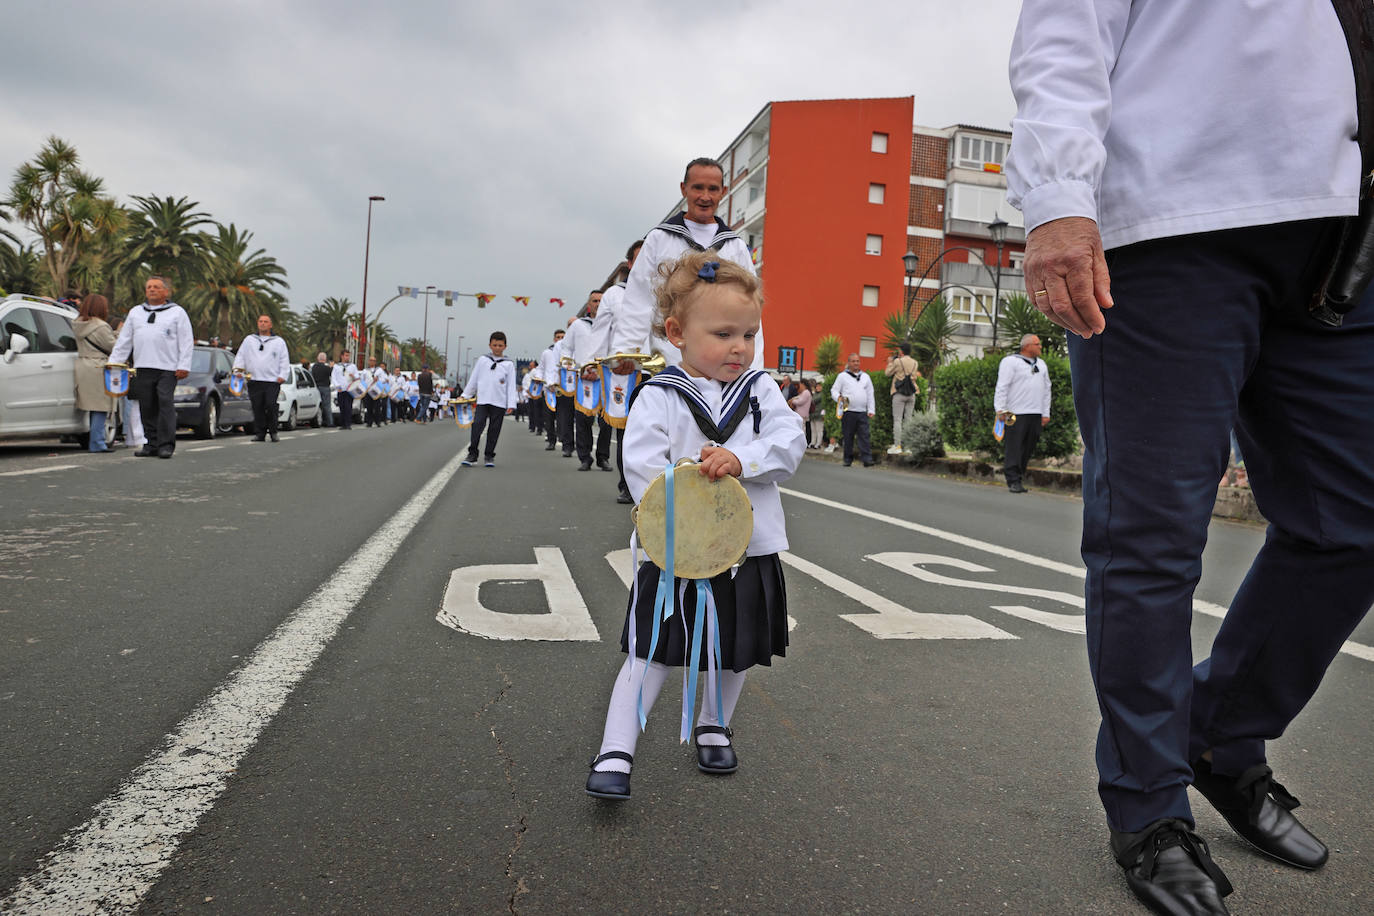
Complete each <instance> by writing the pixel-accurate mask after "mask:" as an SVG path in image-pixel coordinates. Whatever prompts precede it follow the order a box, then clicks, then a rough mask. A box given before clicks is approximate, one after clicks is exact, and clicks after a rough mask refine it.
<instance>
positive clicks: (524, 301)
mask: <svg viewBox="0 0 1374 916" xmlns="http://www.w3.org/2000/svg"><path fill="white" fill-rule="evenodd" d="M396 292H397V295H398V296H409V297H410V298H412V299H418V298H420V293H422V292H424V290H423V289H421V288H420V287H418V286H398V287H396ZM434 295H435V296H436V297H438V298H441V299H443V300H444V305H446V306H451V305H453V300H454V299H457V298H459V297H460V296H470V297H471V298H473V299H476V300H477V307H478V308H482V309H484V308H486V307H487V306H488V305H490V304H491V303H492V302H493V301H494V300H495V299H496V294H495V293H463V292H459V291H458V290H456V289H436V290H435V291H434ZM511 299H513V300H515V301H516V302H518V303H520V304H521V305H522V306H525V307H526V308H528V307H529V304H530V297H529V296H511ZM549 304H550V305H556V306H558V307H559V308H562V307H563V306H564V305H565V304H566V301H565V300H563V299H560V298H558V297H557V296H554V297H551V298H550V299H549ZM348 327H349V336H350V337H355V338H356V337H357V336H358V334H359V332H360V330H361V329H359V328H357V327H355V326H354V325H353V324H351V323H350V324H349V326H348Z"/></svg>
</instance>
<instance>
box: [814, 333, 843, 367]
mask: <svg viewBox="0 0 1374 916" xmlns="http://www.w3.org/2000/svg"><path fill="white" fill-rule="evenodd" d="M843 343H844V341H842V340H840V337H839V335H838V334H827V335H825V336H824V337H822V338H821V339H820V340H818V341H816V353H815V356H814V357H813V359H814V361H815V363H816V371H817V372H819V373H820V374H821V377H822V378H824V377H825V376H827V375H829V374H830V373H832V372H838V371H839V369H840V347H841V345H843Z"/></svg>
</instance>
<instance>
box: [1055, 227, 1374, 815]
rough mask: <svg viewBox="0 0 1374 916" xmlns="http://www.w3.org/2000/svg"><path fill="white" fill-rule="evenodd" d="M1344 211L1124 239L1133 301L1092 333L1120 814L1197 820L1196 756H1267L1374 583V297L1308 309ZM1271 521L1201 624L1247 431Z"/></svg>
mask: <svg viewBox="0 0 1374 916" xmlns="http://www.w3.org/2000/svg"><path fill="white" fill-rule="evenodd" d="M1331 228H1332V225H1331V222H1330V221H1322V220H1316V221H1307V222H1294V223H1283V224H1278V225H1270V226H1260V227H1253V228H1248V229H1237V230H1230V231H1224V232H1214V233H1206V234H1200V235H1191V236H1182V237H1178V238H1171V239H1161V240H1155V241H1149V242H1142V243H1139V244H1136V245H1130V246H1126V247H1123V248H1118V249H1114V250H1112V251H1110V252H1108V253H1107V263H1108V266H1109V268H1110V270H1111V277H1112V296H1113V299H1114V300H1115V302H1116V307H1115V308H1113V309H1112V310H1110V311H1109V312H1107V329H1106V332H1105V333H1104V334H1101V335H1099V336H1096V337H1094V338H1092V339H1091V340H1086V341H1085V340H1081V339H1079V338H1077V337H1074V336H1072V335H1070V338H1069V339H1070V347H1069V351H1070V359H1071V363H1072V372H1073V386H1074V402H1075V406H1076V407H1077V411H1078V420H1079V424H1080V427H1081V429H1082V434H1083V440H1084V444H1085V455H1084V462H1083V560H1084V562H1085V564H1086V566H1087V585H1086V599H1087V608H1086V611H1087V634H1088V660H1089V664H1090V667H1091V671H1092V676H1093V682H1094V685H1095V687H1096V689H1097V696H1098V704H1099V707H1100V709H1101V713H1102V726H1101V729H1100V731H1099V734H1098V742H1097V766H1098V774H1099V782H1098V791H1099V794H1100V796H1101V798H1102V802H1103V805H1104V807H1105V808H1106V813H1107V820H1108V822H1109V823H1110V825H1111V826H1112V827H1113V828H1115V829H1116V830H1119V831H1127V832H1135V831H1138V830H1141V829H1142V828H1144V827H1146V826H1147V825H1149V824H1150V823H1151V822H1153V821H1155V820H1158V819H1160V818H1164V817H1178V818H1183V819H1185V820H1187V821H1189V822H1190V823H1191V822H1192V813H1191V810H1190V808H1189V805H1188V795H1187V788H1186V787H1187V785H1188V784H1189V783H1190V782H1191V781H1192V778H1193V773H1192V768H1191V766H1190V764H1191V763H1192V762H1193V761H1195V760H1197V759H1198V758H1199V757H1200V756H1201V755H1202V753H1203V752H1204V751H1207V750H1211V751H1212V753H1213V769H1214V770H1215V771H1216V772H1218V773H1223V774H1232V775H1238V774H1240V773H1241V772H1242V771H1244V770H1245V769H1246V768H1248V767H1250V766H1252V765H1254V764H1257V763H1262V762H1264V760H1265V742H1266V741H1268V740H1271V739H1274V738H1277V737H1279V736H1280V735H1282V734H1283V732H1284V729H1285V728H1286V727H1287V725H1288V723H1289V722H1290V721H1292V719H1293V718H1294V717H1295V716H1296V715H1297V714H1298V712H1299V711H1301V710H1302V708H1303V706H1304V705H1305V704H1306V703H1307V701H1308V700H1309V699H1310V698H1311V697H1312V695H1313V693H1314V692H1315V691H1316V689H1317V686H1318V685H1319V684H1320V682H1321V679H1322V676H1323V674H1324V673H1325V671H1326V668H1327V666H1328V665H1329V664H1330V663H1331V661H1332V659H1333V658H1334V657H1335V655H1336V653H1337V652H1338V651H1339V649H1340V647H1341V643H1342V642H1344V641H1345V639H1346V638H1347V637H1348V636H1349V635H1350V633H1351V632H1352V631H1353V630H1354V628H1355V626H1356V625H1357V624H1358V623H1359V622H1360V620H1361V618H1363V617H1364V615H1365V613H1366V612H1367V611H1368V610H1369V607H1370V604H1371V602H1374V462H1371V456H1374V423H1370V422H1369V420H1368V412H1369V408H1370V405H1371V404H1374V296H1366V297H1365V298H1364V300H1363V302H1361V304H1360V305H1359V306H1358V307H1357V308H1356V309H1355V310H1354V311H1353V312H1352V313H1351V314H1349V315H1347V316H1346V317H1345V323H1344V325H1343V326H1342V327H1340V328H1332V327H1329V326H1327V325H1324V324H1321V323H1319V322H1317V321H1315V320H1313V319H1312V318H1311V317H1309V315H1308V313H1307V303H1308V300H1309V298H1310V296H1311V293H1312V290H1313V289H1314V288H1315V286H1316V283H1317V277H1318V275H1319V272H1320V267H1321V262H1322V259H1323V253H1324V251H1325V250H1326V248H1327V247H1328V244H1329V240H1330V232H1331ZM1233 426H1234V427H1235V428H1236V432H1237V435H1238V437H1239V439H1240V443H1241V446H1242V447H1243V448H1244V450H1245V458H1246V470H1247V471H1249V477H1250V485H1251V487H1252V488H1253V490H1254V495H1255V499H1256V502H1257V504H1258V506H1259V509H1260V511H1261V512H1262V513H1263V514H1264V517H1265V518H1266V519H1268V520H1269V522H1270V526H1269V531H1268V535H1267V537H1266V540H1265V544H1264V546H1263V548H1262V549H1261V550H1260V552H1259V554H1258V555H1257V556H1256V557H1255V560H1254V562H1253V565H1252V566H1251V567H1250V571H1249V573H1248V574H1247V576H1246V578H1245V580H1244V582H1243V583H1242V584H1241V586H1240V589H1239V590H1238V591H1237V593H1236V595H1235V597H1234V598H1233V600H1232V602H1231V606H1230V610H1229V612H1228V613H1227V615H1226V618H1225V620H1224V621H1223V622H1222V625H1221V630H1220V632H1219V633H1218V634H1217V637H1216V640H1215V641H1214V643H1213V644H1212V650H1211V655H1210V657H1208V658H1207V659H1205V660H1203V661H1202V662H1201V663H1200V664H1198V665H1197V666H1196V667H1194V666H1193V659H1192V651H1191V642H1190V636H1189V630H1190V624H1191V618H1192V600H1193V590H1194V588H1195V587H1196V586H1197V583H1198V579H1199V577H1200V575H1201V571H1202V549H1203V546H1204V544H1205V543H1206V540H1207V526H1208V523H1209V521H1210V518H1211V510H1212V506H1213V503H1214V501H1215V499H1216V493H1217V481H1218V480H1220V478H1221V475H1222V472H1223V471H1224V470H1225V468H1226V462H1227V456H1228V453H1229V451H1230V435H1229V433H1230V430H1231V428H1232V427H1233Z"/></svg>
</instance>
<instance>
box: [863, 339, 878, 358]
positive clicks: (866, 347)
mask: <svg viewBox="0 0 1374 916" xmlns="http://www.w3.org/2000/svg"><path fill="white" fill-rule="evenodd" d="M877 353H878V338H876V337H860V338H859V355H860V356H876V355H877Z"/></svg>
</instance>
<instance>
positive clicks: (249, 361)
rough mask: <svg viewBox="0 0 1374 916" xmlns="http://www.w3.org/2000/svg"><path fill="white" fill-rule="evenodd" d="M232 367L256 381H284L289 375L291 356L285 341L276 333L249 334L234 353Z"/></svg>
mask: <svg viewBox="0 0 1374 916" xmlns="http://www.w3.org/2000/svg"><path fill="white" fill-rule="evenodd" d="M234 368H235V369H242V370H244V371H245V372H247V373H248V374H249V375H250V376H252V377H253V380H254V381H258V382H275V381H276V380H277V379H281V380H282V381H286V380H287V379H288V378H290V377H291V357H290V356H289V355H288V354H287V352H286V341H284V340H282V339H281V338H280V337H278V336H277V335H276V334H268V335H267V336H266V337H263V336H262V335H261V334H249V335H248V336H247V337H245V338H244V339H243V342H242V343H240V344H239V351H238V353H236V354H234Z"/></svg>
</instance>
